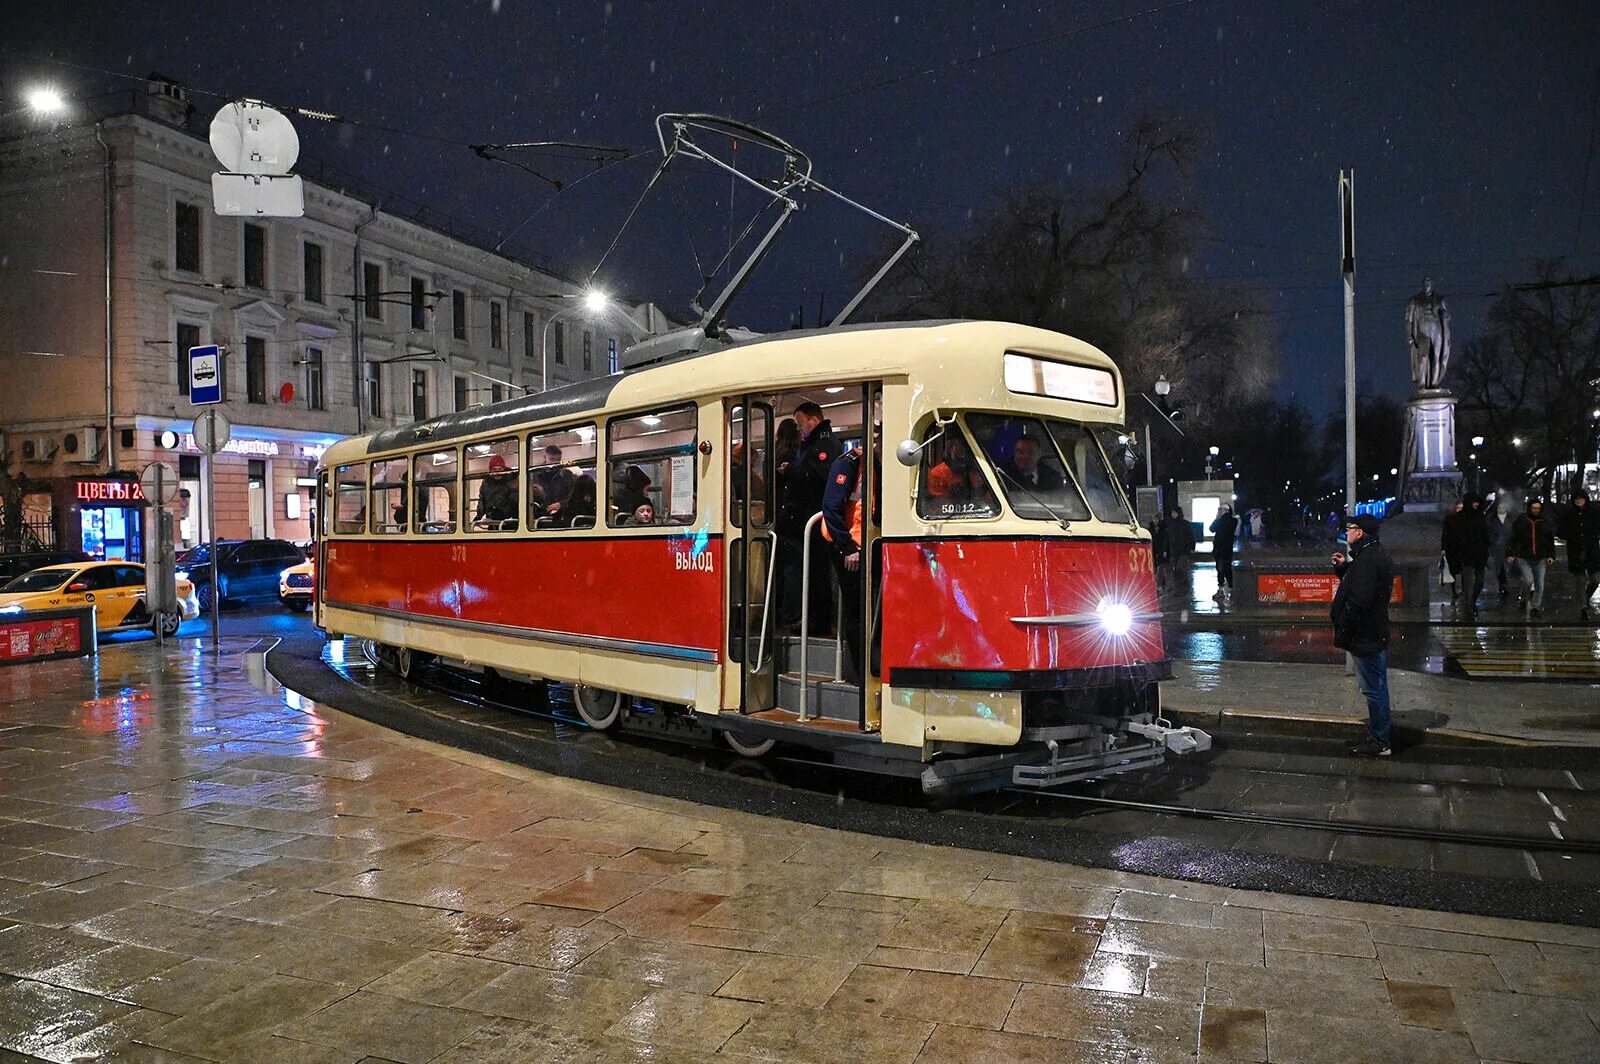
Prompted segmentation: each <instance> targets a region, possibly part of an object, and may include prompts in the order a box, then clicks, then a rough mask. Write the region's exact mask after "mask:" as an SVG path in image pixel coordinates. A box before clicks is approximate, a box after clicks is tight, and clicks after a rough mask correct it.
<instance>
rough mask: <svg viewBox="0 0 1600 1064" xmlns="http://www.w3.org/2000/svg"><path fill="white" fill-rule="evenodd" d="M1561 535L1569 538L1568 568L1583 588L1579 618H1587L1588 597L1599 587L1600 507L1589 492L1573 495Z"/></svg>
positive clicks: (1599, 588)
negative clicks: (1599, 507) (1597, 506)
mask: <svg viewBox="0 0 1600 1064" xmlns="http://www.w3.org/2000/svg"><path fill="white" fill-rule="evenodd" d="M1561 538H1562V539H1564V540H1566V541H1567V568H1569V569H1571V570H1572V572H1573V575H1575V576H1576V577H1577V578H1578V586H1579V587H1580V588H1582V596H1581V597H1580V598H1579V600H1578V620H1580V621H1587V620H1588V619H1589V616H1590V614H1589V600H1590V599H1592V598H1594V593H1595V592H1596V591H1597V590H1600V509H1596V507H1595V504H1594V501H1593V500H1592V499H1590V498H1589V493H1588V492H1587V491H1579V492H1578V493H1577V494H1576V495H1574V496H1573V497H1572V506H1571V507H1570V508H1569V509H1568V510H1567V514H1566V518H1565V520H1564V521H1563V522H1562V528H1561Z"/></svg>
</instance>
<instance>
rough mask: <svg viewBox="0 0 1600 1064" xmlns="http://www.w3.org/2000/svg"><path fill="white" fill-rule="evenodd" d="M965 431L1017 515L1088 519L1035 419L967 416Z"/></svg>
mask: <svg viewBox="0 0 1600 1064" xmlns="http://www.w3.org/2000/svg"><path fill="white" fill-rule="evenodd" d="M967 427H968V428H970V429H971V430H972V435H973V437H974V438H975V439H976V440H977V441H978V452H979V454H980V455H981V456H982V457H983V458H984V459H985V460H986V461H987V462H988V463H989V465H990V468H991V469H992V471H993V472H994V473H995V480H996V481H997V482H998V483H999V485H1000V487H1001V489H1002V490H1003V491H1004V492H1005V495H1006V501H1007V502H1009V503H1010V504H1011V509H1013V510H1015V511H1016V514H1017V516H1018V517H1025V518H1031V519H1033V520H1038V521H1050V520H1061V521H1087V520H1089V507H1088V505H1087V504H1086V503H1085V502H1084V501H1083V495H1082V494H1080V493H1079V491H1078V488H1077V486H1076V485H1075V484H1074V483H1073V481H1072V480H1071V478H1069V477H1068V476H1067V474H1066V472H1065V470H1064V469H1063V467H1062V464H1061V454H1060V452H1059V451H1057V450H1056V445H1055V440H1054V437H1052V436H1051V435H1050V434H1049V433H1048V432H1046V431H1045V427H1044V425H1043V424H1042V423H1040V421H1039V419H1038V418H1036V417H1006V416H1004V415H1001V414H968V415H967Z"/></svg>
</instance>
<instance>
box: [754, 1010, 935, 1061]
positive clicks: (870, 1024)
mask: <svg viewBox="0 0 1600 1064" xmlns="http://www.w3.org/2000/svg"><path fill="white" fill-rule="evenodd" d="M755 1008H756V1011H755V1012H754V1013H753V1014H752V1015H751V1016H750V1017H749V1020H748V1022H746V1023H745V1024H744V1026H743V1027H741V1028H740V1029H739V1031H738V1033H737V1034H735V1035H734V1036H733V1037H732V1038H730V1039H729V1040H728V1041H727V1043H726V1045H725V1046H724V1050H725V1051H726V1052H728V1053H740V1054H745V1055H747V1056H752V1057H758V1058H761V1059H763V1060H783V1061H790V1060H793V1061H804V1062H806V1064H860V1062H861V1061H872V1062H874V1064H908V1062H910V1061H912V1060H914V1059H916V1056H917V1054H918V1053H919V1052H921V1050H922V1046H923V1043H925V1042H926V1041H927V1040H928V1036H929V1035H930V1034H932V1033H933V1024H931V1023H928V1022H926V1021H923V1020H907V1019H897V1018H894V1017H886V1016H873V1015H869V1014H864V1013H858V1012H853V1011H849V1010H840V1011H833V1012H827V1013H823V1014H819V1013H818V1012H816V1011H814V1010H811V1009H795V1008H790V1007H788V1006H785V1005H762V1006H755ZM823 1015H826V1016H827V1017H829V1018H828V1020H827V1022H826V1023H819V1022H818V1020H819V1019H820V1018H821V1017H822V1016H823Z"/></svg>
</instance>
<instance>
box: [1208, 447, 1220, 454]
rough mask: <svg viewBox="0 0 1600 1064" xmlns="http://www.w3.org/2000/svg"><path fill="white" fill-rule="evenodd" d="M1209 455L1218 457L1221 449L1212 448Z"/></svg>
mask: <svg viewBox="0 0 1600 1064" xmlns="http://www.w3.org/2000/svg"><path fill="white" fill-rule="evenodd" d="M1211 453H1212V454H1213V455H1219V454H1221V453H1222V448H1220V447H1213V448H1211Z"/></svg>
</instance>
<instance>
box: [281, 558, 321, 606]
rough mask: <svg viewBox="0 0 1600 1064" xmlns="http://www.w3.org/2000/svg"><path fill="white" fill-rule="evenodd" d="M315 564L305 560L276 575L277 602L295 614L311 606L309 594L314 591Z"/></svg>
mask: <svg viewBox="0 0 1600 1064" xmlns="http://www.w3.org/2000/svg"><path fill="white" fill-rule="evenodd" d="M316 583H317V563H316V561H315V560H314V559H311V558H307V559H306V560H305V561H303V562H301V563H300V564H299V565H291V566H289V568H287V569H285V570H284V571H283V572H281V573H279V574H278V601H279V602H281V603H283V604H284V606H286V607H288V608H289V609H291V610H294V611H295V612H296V613H303V612H305V608H306V607H307V606H309V605H311V594H312V592H313V591H314V590H315V589H316Z"/></svg>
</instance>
